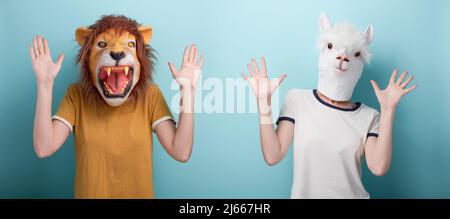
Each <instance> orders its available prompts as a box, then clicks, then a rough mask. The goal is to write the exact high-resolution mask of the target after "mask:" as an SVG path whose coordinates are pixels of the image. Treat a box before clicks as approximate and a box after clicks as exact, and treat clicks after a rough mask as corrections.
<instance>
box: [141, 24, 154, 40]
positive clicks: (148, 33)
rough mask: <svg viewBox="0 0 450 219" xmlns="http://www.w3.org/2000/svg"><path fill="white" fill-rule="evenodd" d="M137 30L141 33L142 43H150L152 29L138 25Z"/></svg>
mask: <svg viewBox="0 0 450 219" xmlns="http://www.w3.org/2000/svg"><path fill="white" fill-rule="evenodd" d="M138 31H139V32H140V33H141V35H142V38H143V39H144V43H145V44H148V43H150V40H151V39H152V35H153V29H152V28H151V27H150V26H140V27H139V28H138Z"/></svg>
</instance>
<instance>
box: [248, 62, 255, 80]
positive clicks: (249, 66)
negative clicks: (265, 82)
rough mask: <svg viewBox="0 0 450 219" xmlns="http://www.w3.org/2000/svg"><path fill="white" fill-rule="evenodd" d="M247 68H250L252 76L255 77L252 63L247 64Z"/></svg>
mask: <svg viewBox="0 0 450 219" xmlns="http://www.w3.org/2000/svg"><path fill="white" fill-rule="evenodd" d="M247 69H248V72H249V73H250V75H251V76H252V77H255V72H253V69H252V66H251V65H250V64H247Z"/></svg>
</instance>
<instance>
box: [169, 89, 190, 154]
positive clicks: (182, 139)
mask: <svg viewBox="0 0 450 219" xmlns="http://www.w3.org/2000/svg"><path fill="white" fill-rule="evenodd" d="M194 96H195V92H194V89H189V90H186V89H183V88H182V90H181V100H180V107H181V112H180V115H179V118H178V126H177V128H176V129H175V135H174V139H173V143H172V149H173V150H172V151H173V156H174V157H176V159H177V160H179V161H182V162H186V161H187V160H188V159H189V157H190V156H191V152H192V145H193V141H194Z"/></svg>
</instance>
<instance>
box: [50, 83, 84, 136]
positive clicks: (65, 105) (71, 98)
mask: <svg viewBox="0 0 450 219" xmlns="http://www.w3.org/2000/svg"><path fill="white" fill-rule="evenodd" d="M78 101H79V95H77V92H76V90H75V86H74V85H71V86H70V87H69V88H68V89H67V91H66V94H65V95H64V97H63V100H62V101H61V103H60V104H59V107H58V111H57V112H56V114H55V115H54V116H53V117H52V120H55V119H56V120H59V121H61V122H62V123H64V124H65V125H66V126H67V127H68V128H69V129H70V131H73V127H74V126H75V120H76V106H77V104H76V103H78Z"/></svg>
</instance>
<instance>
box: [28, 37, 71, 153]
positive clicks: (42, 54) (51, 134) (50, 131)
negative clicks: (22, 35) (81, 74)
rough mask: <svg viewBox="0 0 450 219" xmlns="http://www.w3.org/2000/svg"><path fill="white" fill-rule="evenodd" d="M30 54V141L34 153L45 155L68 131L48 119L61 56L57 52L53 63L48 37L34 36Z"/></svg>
mask: <svg viewBox="0 0 450 219" xmlns="http://www.w3.org/2000/svg"><path fill="white" fill-rule="evenodd" d="M30 57H31V63H32V66H33V71H34V73H35V75H36V80H37V99H36V114H35V118H34V128H33V145H34V150H35V152H36V154H37V156H38V157H40V158H44V157H48V156H50V155H52V154H53V153H54V152H55V151H57V150H58V149H59V148H60V147H61V145H62V144H63V143H64V142H65V141H66V139H67V137H68V136H69V134H70V130H69V128H68V127H67V126H66V125H64V124H63V123H62V122H60V121H57V120H55V121H52V119H51V115H52V112H51V111H52V92H53V82H54V79H55V77H56V75H57V74H58V71H59V70H60V69H61V64H62V61H63V59H64V56H63V55H61V56H59V58H58V61H57V62H56V63H53V61H52V59H51V53H50V48H49V46H48V43H47V41H46V40H45V39H43V38H41V37H40V36H36V37H35V38H33V45H32V46H30Z"/></svg>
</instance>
